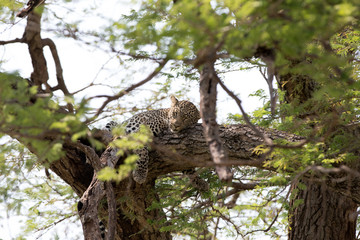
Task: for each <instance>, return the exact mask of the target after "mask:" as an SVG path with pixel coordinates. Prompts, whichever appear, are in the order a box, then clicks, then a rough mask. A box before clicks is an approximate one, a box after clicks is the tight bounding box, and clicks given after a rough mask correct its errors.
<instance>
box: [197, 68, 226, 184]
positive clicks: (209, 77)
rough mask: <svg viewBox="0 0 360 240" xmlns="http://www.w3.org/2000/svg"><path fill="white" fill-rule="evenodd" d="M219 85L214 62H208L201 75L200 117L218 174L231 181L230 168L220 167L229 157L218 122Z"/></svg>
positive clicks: (222, 178) (221, 177)
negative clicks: (221, 137) (217, 98)
mask: <svg viewBox="0 0 360 240" xmlns="http://www.w3.org/2000/svg"><path fill="white" fill-rule="evenodd" d="M217 83H218V81H217V80H216V72H215V69H214V62H207V63H206V64H205V65H204V66H203V69H202V71H201V73H200V116H201V119H202V124H203V126H204V135H205V139H206V141H207V143H208V145H209V149H210V153H211V156H212V158H213V161H214V163H215V164H217V166H216V167H215V168H216V173H217V174H218V176H219V178H220V179H221V180H224V181H229V180H230V179H231V178H232V173H231V171H230V170H229V168H227V167H225V166H220V165H219V164H223V163H225V162H226V161H227V155H226V152H225V151H224V148H223V146H222V143H221V141H220V137H219V130H218V125H217V122H216V95H217V91H216V85H217Z"/></svg>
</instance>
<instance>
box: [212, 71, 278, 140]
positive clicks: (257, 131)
mask: <svg viewBox="0 0 360 240" xmlns="http://www.w3.org/2000/svg"><path fill="white" fill-rule="evenodd" d="M215 79H216V80H217V81H218V82H219V84H220V86H221V87H222V88H223V89H224V91H225V92H226V93H227V94H228V95H229V96H230V97H231V98H233V99H234V100H235V102H236V104H237V105H238V106H239V108H240V111H241V113H242V115H243V118H244V120H245V122H246V124H247V125H248V126H249V127H250V128H251V129H252V130H253V131H254V132H255V133H256V134H257V135H258V136H259V137H261V138H262V139H264V142H265V143H266V144H267V145H268V146H273V142H272V140H271V139H270V138H269V137H268V136H266V135H265V134H263V133H261V132H260V131H259V129H257V127H256V126H255V125H254V124H252V123H251V121H250V118H249V116H248V115H247V113H246V112H245V110H244V108H243V107H242V105H241V100H240V99H239V98H238V97H237V96H236V95H235V94H234V93H233V92H232V91H230V90H229V89H228V88H227V87H226V86H225V85H224V83H223V82H222V81H221V80H220V78H219V77H218V76H217V75H215Z"/></svg>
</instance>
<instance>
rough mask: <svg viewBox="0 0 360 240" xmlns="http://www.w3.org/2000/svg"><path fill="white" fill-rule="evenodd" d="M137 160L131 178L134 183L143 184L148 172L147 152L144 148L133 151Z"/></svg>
mask: <svg viewBox="0 0 360 240" xmlns="http://www.w3.org/2000/svg"><path fill="white" fill-rule="evenodd" d="M134 152H135V153H136V154H137V155H138V156H139V159H138V160H137V161H136V168H135V170H134V171H133V178H134V180H135V182H137V183H139V184H143V183H144V182H145V181H146V177H147V174H148V170H149V151H148V149H147V148H146V147H144V148H141V149H137V150H135V151H134Z"/></svg>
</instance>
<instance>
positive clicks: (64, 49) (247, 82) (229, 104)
mask: <svg viewBox="0 0 360 240" xmlns="http://www.w3.org/2000/svg"><path fill="white" fill-rule="evenodd" d="M24 2H25V1H24ZM111 2H112V3H111ZM134 2H136V1H130V0H121V1H115V0H111V1H106V4H104V1H99V0H94V1H82V2H79V1H73V3H74V5H73V6H74V7H72V6H70V4H66V5H65V6H66V7H68V8H72V9H75V11H74V12H73V13H72V14H67V13H66V12H67V11H66V10H65V8H63V7H61V6H57V5H56V3H55V1H52V2H50V1H49V3H52V4H50V5H49V6H48V8H49V9H50V10H49V11H54V12H56V14H57V15H58V16H60V17H62V16H66V17H65V20H69V19H79V18H80V19H83V18H86V14H84V13H82V11H81V7H79V5H83V6H85V4H86V5H88V4H92V5H93V6H94V7H95V8H94V9H96V11H97V12H99V13H102V14H103V15H106V16H107V17H109V18H114V19H118V17H119V16H120V13H126V12H128V11H129V10H130V7H131V6H134ZM77 9H78V10H77ZM16 21H19V22H18V23H17V24H16V25H14V26H12V27H11V26H9V25H2V26H1V25H0V40H9V39H14V38H20V37H21V36H22V34H23V31H24V26H25V23H26V21H25V19H24V20H20V19H17V20H16ZM51 22H52V21H51V19H48V22H47V23H46V24H45V23H44V26H45V27H51ZM102 24H103V23H102V22H101V19H94V18H91V19H87V20H85V23H84V24H82V26H84V27H86V28H87V29H92V30H96V29H98V28H101V26H102ZM42 36H43V38H45V37H50V38H52V39H53V40H54V41H55V44H56V46H57V49H58V53H59V55H60V60H61V63H62V67H63V70H64V79H65V81H66V84H67V86H68V88H69V90H70V91H71V92H73V91H76V90H78V89H81V88H83V87H85V86H86V85H87V84H89V83H90V82H92V81H93V80H94V79H96V82H102V81H103V79H106V81H109V82H113V83H116V81H119V79H121V78H122V77H123V76H124V75H126V74H129V75H131V76H132V77H133V78H134V82H138V81H140V80H142V79H143V78H144V77H145V76H147V75H148V74H149V73H150V72H151V71H152V69H153V68H148V69H147V68H146V66H143V63H141V64H138V65H134V66H133V69H131V70H129V72H130V73H121V72H120V73H119V72H116V73H114V70H115V69H118V68H119V64H118V61H117V60H116V59H114V58H113V55H109V54H106V53H103V52H102V51H99V50H94V48H91V47H87V46H84V45H80V44H78V43H76V42H75V41H74V40H72V39H65V40H64V39H57V38H56V37H55V36H54V34H51V33H48V32H47V33H43V34H42ZM46 57H47V61H48V68H49V72H50V77H51V79H52V81H54V79H55V68H54V63H53V61H52V58H51V56H50V52H49V50H46ZM0 61H5V63H4V64H2V65H0V71H6V72H9V71H15V70H17V71H19V72H20V74H21V76H23V77H29V76H30V73H31V72H32V66H31V60H30V58H29V56H28V53H27V47H26V45H24V44H11V45H7V46H6V47H3V46H0ZM144 69H145V71H144ZM146 70H148V71H146ZM132 71H134V72H132ZM135 73H136V74H135ZM179 80H180V82H177V84H179V85H181V84H183V82H181V81H183V80H182V79H179ZM223 80H224V82H225V84H226V85H227V87H228V88H229V89H232V90H233V91H234V92H235V93H236V94H238V96H239V97H240V99H241V100H242V102H243V107H244V108H245V110H246V111H248V112H251V111H253V110H255V109H256V108H257V107H260V106H261V105H262V102H261V101H260V100H258V99H257V98H254V97H251V98H249V97H248V95H249V94H251V93H254V92H255V91H256V90H258V89H260V88H262V89H265V90H267V86H266V83H265V80H264V79H263V78H262V76H261V75H260V73H259V72H258V71H257V70H249V71H242V72H230V73H227V74H225V75H224V76H223ZM156 81H161V79H158V80H156ZM193 84H194V86H193V87H192V88H191V89H192V90H191V91H190V92H189V94H188V96H189V99H191V100H192V101H194V103H195V104H196V105H198V104H199V93H198V87H197V86H196V85H195V84H196V83H193ZM141 89H142V90H141V94H139V95H136V98H142V97H143V96H146V95H147V94H148V93H150V91H151V89H154V87H153V86H151V84H149V83H148V84H147V85H144V86H143V87H141ZM147 91H148V93H146V92H147ZM173 91H174V92H175V90H173ZM100 93H106V94H112V93H113V92H112V89H109V88H104V87H94V88H92V89H90V90H89V91H86V94H85V93H84V94H81V97H82V96H84V95H86V96H93V95H97V94H100ZM132 100H133V99H132ZM98 104H99V103H97V104H96V103H94V107H96V106H97V105H98ZM169 104H170V100H165V101H164V104H163V106H164V107H168V106H169ZM217 109H218V121H219V122H224V121H225V120H226V117H227V115H228V113H233V114H235V113H240V111H239V109H238V107H237V105H236V104H235V102H234V101H233V100H232V99H231V98H230V97H228V96H227V95H226V93H225V92H224V91H222V90H221V89H220V88H219V94H218V107H217ZM107 121H108V120H103V121H101V122H99V123H98V124H99V125H102V126H104V125H105V124H106V122H107ZM0 211H2V210H1V206H0ZM3 217H5V216H3ZM18 224H19V218H16V217H13V218H10V219H8V218H6V217H5V218H4V219H0V235H1V236H0V239H1V238H3V239H11V237H14V236H16V235H17V233H18V232H19V231H20V229H19V228H18V227H17V226H19V225H18ZM60 229H61V226H60ZM35 237H36V236H35ZM29 239H33V238H29ZM39 239H49V236H48V235H44V236H43V237H41V238H39Z"/></svg>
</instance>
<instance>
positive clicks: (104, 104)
mask: <svg viewBox="0 0 360 240" xmlns="http://www.w3.org/2000/svg"><path fill="white" fill-rule="evenodd" d="M167 62H168V60H167V59H164V60H162V61H161V62H160V63H159V66H158V67H157V68H156V69H155V70H154V71H153V72H152V73H151V74H150V75H149V76H148V77H147V78H145V79H144V80H142V81H140V82H138V83H136V84H133V85H131V86H130V87H128V88H126V89H124V90H122V91H120V92H119V93H118V94H116V95H113V96H106V95H98V96H95V97H93V98H96V97H106V98H107V99H106V100H105V101H104V103H103V104H102V105H101V107H100V108H99V109H98V110H97V112H96V114H95V115H94V116H93V117H92V118H90V119H87V120H86V121H85V123H89V122H91V121H92V120H93V119H95V118H96V117H98V116H99V115H100V114H101V113H102V111H103V110H104V108H105V107H106V105H108V104H109V103H110V102H112V101H114V100H117V99H119V98H121V97H123V96H124V95H126V94H128V93H129V92H131V91H132V90H134V89H136V88H138V87H140V86H141V85H143V84H145V83H147V82H149V81H150V80H152V79H153V78H154V77H155V76H156V75H157V74H158V73H159V72H160V71H161V70H162V69H163V68H164V66H165V65H166V63H167Z"/></svg>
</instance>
